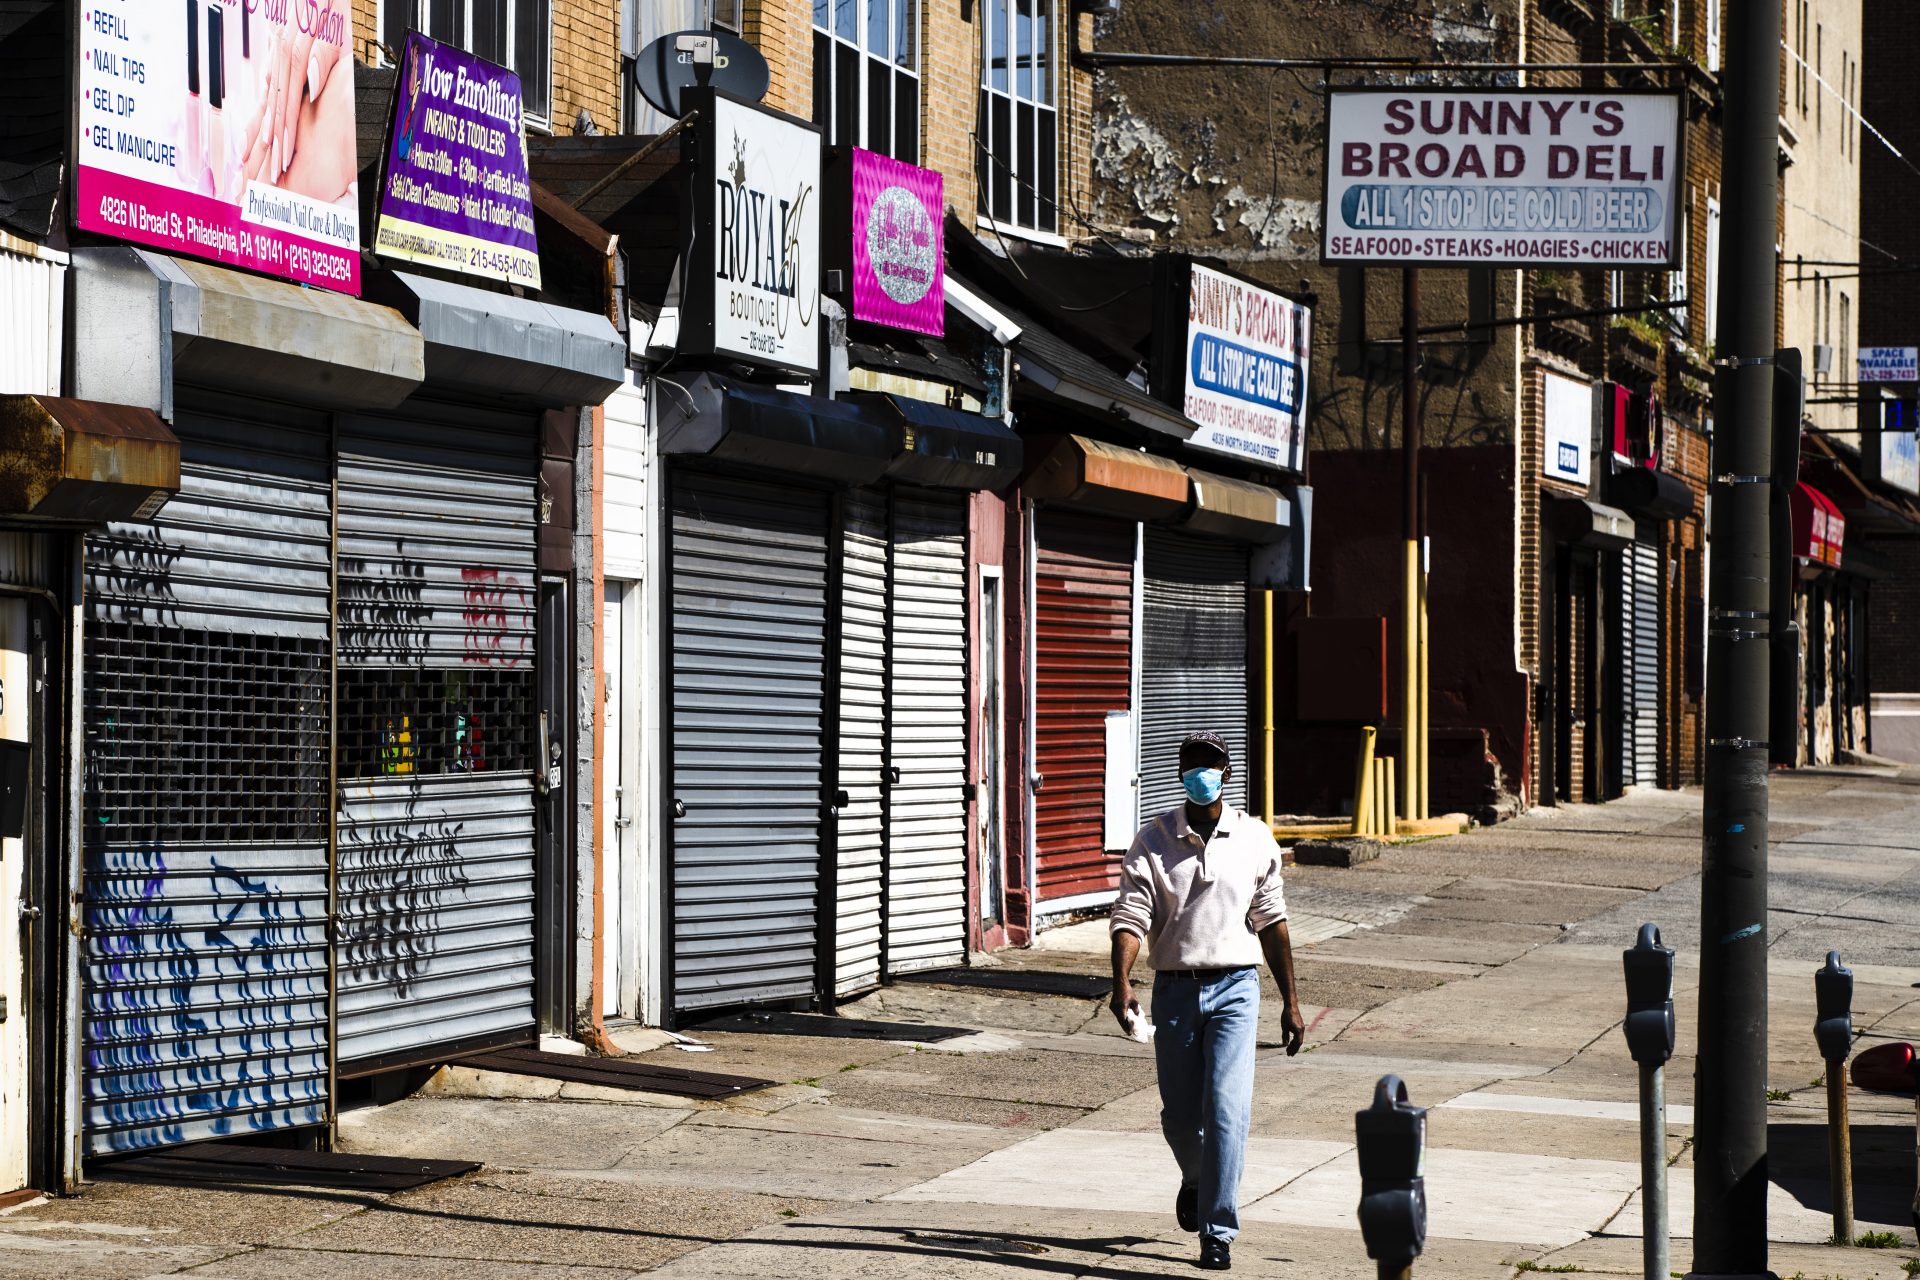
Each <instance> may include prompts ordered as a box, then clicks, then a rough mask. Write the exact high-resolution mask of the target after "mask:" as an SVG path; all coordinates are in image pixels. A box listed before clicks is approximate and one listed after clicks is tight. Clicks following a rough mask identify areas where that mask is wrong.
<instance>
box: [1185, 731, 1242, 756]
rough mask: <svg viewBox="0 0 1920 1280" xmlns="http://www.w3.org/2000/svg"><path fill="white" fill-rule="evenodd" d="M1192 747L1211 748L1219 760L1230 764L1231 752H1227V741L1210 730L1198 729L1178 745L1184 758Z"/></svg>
mask: <svg viewBox="0 0 1920 1280" xmlns="http://www.w3.org/2000/svg"><path fill="white" fill-rule="evenodd" d="M1193 747H1211V748H1212V749H1213V750H1215V751H1218V752H1219V753H1220V758H1221V759H1222V760H1225V761H1227V762H1228V763H1232V761H1233V752H1231V751H1229V750H1227V740H1226V739H1225V738H1223V737H1221V736H1220V735H1219V734H1217V733H1215V732H1213V731H1212V730H1211V729H1200V730H1197V731H1195V732H1193V733H1190V734H1188V735H1187V736H1186V737H1185V738H1184V739H1183V740H1182V741H1181V743H1180V754H1181V755H1182V756H1185V755H1186V754H1187V752H1188V751H1189V750H1190V749H1191V748H1193Z"/></svg>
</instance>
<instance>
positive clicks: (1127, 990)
mask: <svg viewBox="0 0 1920 1280" xmlns="http://www.w3.org/2000/svg"><path fill="white" fill-rule="evenodd" d="M1107 1008H1109V1009H1111V1010H1113V1020H1114V1021H1115V1022H1117V1023H1119V1024H1120V1031H1121V1034H1123V1035H1131V1034H1133V1033H1132V1032H1131V1031H1130V1030H1129V1029H1128V1027H1127V1010H1129V1009H1131V1010H1133V1011H1134V1012H1135V1013H1138V1012H1140V1002H1139V1001H1138V1000H1136V999H1134V998H1133V984H1132V983H1131V982H1116V983H1114V984H1113V998H1112V999H1110V1000H1108V1001H1107Z"/></svg>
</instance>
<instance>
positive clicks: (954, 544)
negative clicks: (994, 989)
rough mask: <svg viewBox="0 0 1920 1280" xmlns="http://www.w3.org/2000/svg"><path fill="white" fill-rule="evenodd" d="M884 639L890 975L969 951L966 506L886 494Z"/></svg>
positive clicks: (959, 500) (943, 497) (956, 499)
mask: <svg viewBox="0 0 1920 1280" xmlns="http://www.w3.org/2000/svg"><path fill="white" fill-rule="evenodd" d="M888 586H889V590H888V605H889V608H888V615H889V621H890V623H891V634H890V636H889V639H888V645H887V663H888V670H887V780H888V788H887V828H886V829H887V971H888V972H889V973H900V972H904V971H908V970H913V969H928V968H935V967H938V966H940V965H950V964H958V963H960V962H961V961H963V960H965V959H966V952H967V803H966V786H967V648H968V644H967V507H966V498H965V497H964V496H963V495H958V494H944V493H938V494H937V493H922V492H918V491H914V490H899V491H896V492H895V494H894V499H893V530H892V563H891V572H890V574H889V582H888Z"/></svg>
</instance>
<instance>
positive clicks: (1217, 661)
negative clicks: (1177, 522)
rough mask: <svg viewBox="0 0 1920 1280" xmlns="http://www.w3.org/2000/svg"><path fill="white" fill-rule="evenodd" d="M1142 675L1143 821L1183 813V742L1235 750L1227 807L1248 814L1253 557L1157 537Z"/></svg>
mask: <svg viewBox="0 0 1920 1280" xmlns="http://www.w3.org/2000/svg"><path fill="white" fill-rule="evenodd" d="M1146 540H1147V545H1146V583H1145V587H1144V597H1145V603H1144V608H1143V613H1144V627H1143V630H1144V639H1145V653H1144V654H1143V655H1142V659H1141V672H1140V815H1139V816H1140V821H1142V822H1145V821H1146V820H1148V819H1150V818H1152V817H1153V816H1155V815H1156V814H1161V813H1165V812H1166V811H1167V810H1169V809H1172V808H1175V807H1177V806H1178V805H1179V804H1180V803H1181V802H1182V800H1183V798H1184V797H1183V793H1182V791H1181V787H1180V741H1181V739H1182V738H1184V737H1185V736H1186V735H1187V734H1189V733H1191V732H1193V731H1195V730H1199V729H1208V730H1211V731H1213V732H1215V733H1218V734H1220V735H1221V736H1222V737H1224V738H1225V739H1226V740H1227V746H1228V749H1229V750H1230V751H1231V752H1232V753H1233V764H1234V771H1233V778H1232V779H1231V780H1230V781H1229V782H1228V784H1227V792H1226V798H1227V803H1228V804H1231V805H1239V806H1240V807H1242V808H1245V807H1246V803H1247V774H1248V771H1249V767H1250V765H1251V763H1252V762H1251V761H1250V759H1249V758H1248V755H1247V710H1248V696H1247V549H1246V547H1245V545H1243V544H1241V543H1236V542H1221V541H1216V540H1213V539H1208V538H1196V537H1192V536H1190V535H1187V534H1180V533H1174V532H1171V531H1169V530H1165V529H1157V528H1153V527H1149V528H1148V529H1147V532H1146Z"/></svg>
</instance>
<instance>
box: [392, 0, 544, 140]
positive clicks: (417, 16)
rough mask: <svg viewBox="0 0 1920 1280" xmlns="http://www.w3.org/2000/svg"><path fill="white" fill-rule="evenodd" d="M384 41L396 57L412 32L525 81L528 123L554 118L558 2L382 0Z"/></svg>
mask: <svg viewBox="0 0 1920 1280" xmlns="http://www.w3.org/2000/svg"><path fill="white" fill-rule="evenodd" d="M380 7H381V14H380V39H381V40H382V41H383V42H384V43H385V44H386V46H387V47H388V48H389V49H391V50H393V51H394V53H395V54H398V53H399V52H400V47H401V46H402V45H404V44H405V43H406V41H407V32H408V31H409V30H414V31H419V32H422V33H424V34H425V35H427V36H430V37H432V38H433V39H435V40H439V41H441V42H442V43H444V44H452V45H458V46H460V47H461V48H462V49H465V50H466V51H467V52H468V53H471V54H473V55H474V56H475V57H479V58H485V59H486V60H487V61H488V62H494V63H498V64H499V65H500V66H503V67H506V68H507V69H508V70H510V71H512V72H513V73H514V74H515V75H517V76H519V77H520V99H521V103H522V107H523V110H524V111H525V113H526V117H527V121H528V123H530V124H535V125H540V126H546V125H548V124H550V123H551V121H552V119H553V0H380Z"/></svg>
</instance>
